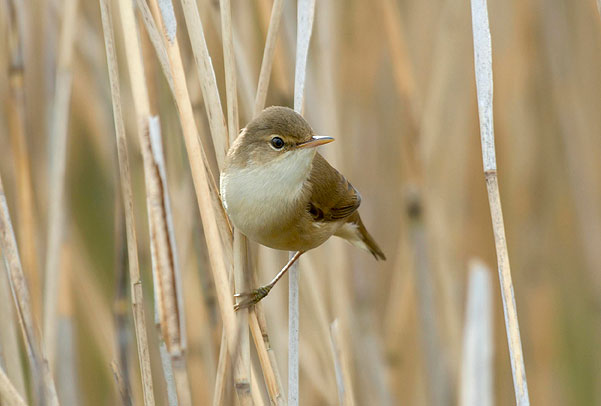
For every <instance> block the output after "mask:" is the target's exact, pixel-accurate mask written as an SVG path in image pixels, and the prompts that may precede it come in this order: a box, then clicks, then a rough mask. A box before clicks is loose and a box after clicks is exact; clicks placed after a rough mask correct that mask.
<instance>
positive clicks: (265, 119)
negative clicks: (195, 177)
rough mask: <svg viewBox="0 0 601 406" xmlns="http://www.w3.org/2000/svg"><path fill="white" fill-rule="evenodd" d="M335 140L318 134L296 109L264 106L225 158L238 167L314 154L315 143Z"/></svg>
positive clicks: (310, 156) (308, 156)
mask: <svg viewBox="0 0 601 406" xmlns="http://www.w3.org/2000/svg"><path fill="white" fill-rule="evenodd" d="M332 141H334V139H333V138H332V137H324V136H317V135H315V133H314V132H313V129H312V128H311V126H310V125H309V123H307V121H306V120H305V119H304V118H303V117H302V116H301V115H300V114H298V113H297V112H295V111H294V110H292V109H290V108H288V107H281V106H273V107H268V108H266V109H265V110H263V111H262V112H261V113H260V114H259V115H258V116H257V117H256V118H255V119H254V120H252V121H251V122H250V123H248V125H247V126H246V128H244V129H243V130H242V131H241V132H240V136H239V137H238V138H237V139H236V141H235V143H234V145H233V146H232V149H231V150H230V152H229V153H228V159H229V160H230V161H231V163H232V164H234V165H235V166H238V167H246V166H253V165H266V164H269V163H271V162H275V161H279V160H283V159H287V158H289V157H295V158H300V157H302V156H306V157H307V159H312V158H313V156H315V153H316V150H315V147H317V146H319V145H323V144H327V143H329V142H332Z"/></svg>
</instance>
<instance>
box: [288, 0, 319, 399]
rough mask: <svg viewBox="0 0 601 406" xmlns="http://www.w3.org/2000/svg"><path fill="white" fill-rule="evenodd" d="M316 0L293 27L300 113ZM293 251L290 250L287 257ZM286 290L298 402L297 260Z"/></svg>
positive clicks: (292, 387) (304, 6)
mask: <svg viewBox="0 0 601 406" xmlns="http://www.w3.org/2000/svg"><path fill="white" fill-rule="evenodd" d="M314 15H315V0H299V2H298V10H297V31H296V68H295V71H294V110H295V111H296V112H297V113H299V114H302V113H303V110H304V99H305V79H306V77H307V57H308V54H309V43H310V41H311V32H312V30H313V18H314ZM293 256H294V252H290V258H292V257H293ZM288 275H289V276H288V277H289V280H288V281H289V292H288V405H290V406H295V405H298V404H299V400H298V399H299V383H298V350H299V348H298V343H299V318H300V316H299V306H298V278H299V274H298V261H296V263H295V264H294V265H293V266H292V267H291V268H290V271H289V272H288Z"/></svg>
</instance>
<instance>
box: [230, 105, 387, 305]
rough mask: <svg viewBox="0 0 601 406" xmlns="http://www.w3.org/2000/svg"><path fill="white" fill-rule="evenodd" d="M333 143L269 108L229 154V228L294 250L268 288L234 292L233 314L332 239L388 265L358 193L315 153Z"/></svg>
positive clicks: (287, 112) (293, 116)
mask: <svg viewBox="0 0 601 406" xmlns="http://www.w3.org/2000/svg"><path fill="white" fill-rule="evenodd" d="M332 141H334V139H333V138H331V137H323V136H322V137H320V136H317V135H315V133H314V132H313V129H312V128H311V126H310V125H309V123H307V121H305V119H304V118H303V117H302V116H301V115H300V114H298V113H296V112H295V111H294V110H292V109H289V108H287V107H279V106H274V107H269V108H267V109H265V110H263V112H261V114H259V115H258V116H257V117H256V118H255V119H254V120H253V121H251V122H250V123H249V124H248V125H247V126H246V128H244V129H243V130H242V131H241V132H240V135H239V136H238V138H237V139H236V141H235V142H234V144H233V145H232V146H231V148H230V150H229V151H228V153H227V158H226V162H225V166H224V169H223V171H222V173H221V179H220V181H221V182H220V183H221V186H220V189H221V199H222V200H223V205H224V206H225V210H226V211H227V213H228V215H229V217H230V219H231V221H232V223H233V224H234V226H236V227H237V228H238V229H239V230H240V231H241V232H242V233H243V234H245V235H246V236H247V237H248V238H250V239H251V240H253V241H256V242H258V243H259V244H263V245H265V246H267V247H271V248H275V249H279V250H286V251H296V254H295V255H294V256H293V257H292V258H291V259H290V261H289V262H288V263H287V264H286V266H285V267H284V268H282V270H281V271H280V272H279V273H278V274H277V275H276V276H275V277H274V278H273V280H272V281H271V282H270V283H269V284H267V285H265V286H262V287H260V288H258V289H255V290H253V291H251V292H248V293H240V294H237V295H236V297H238V298H242V299H243V300H242V301H241V302H240V303H238V304H236V306H235V309H236V310H238V309H241V308H246V307H249V306H251V305H254V304H255V303H257V302H259V301H260V300H261V299H262V298H264V297H265V296H266V295H267V294H268V293H269V291H270V290H271V288H272V287H273V285H275V284H276V282H277V281H278V280H279V279H280V278H281V277H282V276H283V275H284V273H286V271H287V270H288V269H289V268H290V266H291V265H292V264H293V263H294V262H295V261H296V260H297V259H298V258H299V257H300V256H301V255H302V254H303V253H304V252H307V251H308V250H310V249H312V248H315V247H318V246H319V245H321V244H323V243H324V242H325V241H326V240H327V239H328V238H330V236H332V235H335V236H338V237H341V238H344V239H346V240H347V241H349V242H350V243H351V244H353V245H356V246H357V247H359V248H362V249H364V250H366V251H368V252H370V253H371V254H372V255H373V256H374V257H375V258H376V259H386V257H385V256H384V253H383V252H382V250H381V249H380V247H378V244H376V242H375V241H374V239H373V238H372V237H371V235H369V233H368V232H367V230H366V229H365V226H364V225H363V222H362V221H361V217H360V216H359V212H358V211H357V209H358V208H359V205H360V204H361V196H360V195H359V192H357V190H356V189H355V188H354V187H353V185H351V184H350V183H349V182H348V181H347V180H346V179H345V177H344V176H342V175H341V174H340V172H338V171H337V170H336V169H334V168H333V167H332V166H330V164H329V163H328V162H327V161H326V160H325V159H324V158H323V157H322V156H321V155H320V154H319V153H318V152H317V148H315V147H317V146H319V145H323V144H327V143H329V142H332Z"/></svg>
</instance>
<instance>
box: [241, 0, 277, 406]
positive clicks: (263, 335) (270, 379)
mask: <svg viewBox="0 0 601 406" xmlns="http://www.w3.org/2000/svg"><path fill="white" fill-rule="evenodd" d="M282 6H283V0H275V1H274V4H273V9H272V14H271V18H270V21H269V28H268V34H267V38H266V40H265V48H264V51H263V59H262V62H261V73H260V74H259V81H258V85H257V93H256V95H255V103H254V109H253V117H254V116H256V115H258V114H259V113H260V112H261V111H262V110H263V109H264V108H265V99H266V97H267V88H268V85H269V76H270V73H271V67H272V65H273V57H274V50H275V45H276V42H277V41H276V40H277V33H278V31H279V24H280V20H281V16H282ZM247 272H248V273H249V274H251V275H253V274H254V272H253V270H252V269H248V271H247ZM248 316H249V318H248V320H249V325H250V331H251V334H252V336H253V342H254V343H255V347H256V349H257V353H258V355H259V361H260V363H261V369H262V371H263V377H264V379H265V383H266V385H267V389H268V393H269V397H270V400H271V403H272V404H275V405H281V404H284V402H285V398H284V397H285V395H284V388H283V386H282V381H281V378H280V373H279V369H278V365H277V361H276V359H275V353H274V352H273V349H272V347H271V343H270V340H269V335H268V332H267V323H266V320H265V314H264V312H263V306H262V305H261V304H258V305H256V306H255V307H254V309H252V310H251V311H250V312H249V314H248Z"/></svg>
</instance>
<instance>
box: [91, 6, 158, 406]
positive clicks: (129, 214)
mask: <svg viewBox="0 0 601 406" xmlns="http://www.w3.org/2000/svg"><path fill="white" fill-rule="evenodd" d="M109 1H110V0H100V11H101V17H102V27H103V34H104V44H105V49H106V59H107V65H108V71H109V82H110V87H111V99H112V105H113V119H114V123H115V137H116V142H117V156H118V160H119V173H120V183H121V195H122V198H123V207H124V213H125V227H126V235H127V256H128V264H129V278H130V284H131V301H132V312H133V320H134V329H135V333H136V340H137V348H138V359H139V362H140V373H141V377H142V389H143V394H144V405H145V406H152V405H154V404H155V402H154V393H153V383H152V371H151V367H150V353H149V349H148V332H147V328H146V318H145V317H146V316H145V311H144V294H143V291H142V281H141V279H140V266H139V262H138V242H137V237H136V226H135V218H134V212H133V193H132V185H131V174H130V167H129V154H128V151H127V139H126V137H125V128H124V124H123V115H122V110H121V90H120V87H119V70H118V65H117V55H116V53H115V46H114V34H113V25H112V21H111V11H110V3H109ZM120 3H123V4H122V7H121V8H124V7H129V8H130V9H131V5H130V4H129V3H128V2H120ZM125 3H127V4H125ZM131 17H133V10H132V13H131ZM121 20H122V24H126V23H127V22H128V21H127V15H125V17H124V16H123V15H122V18H121Z"/></svg>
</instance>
